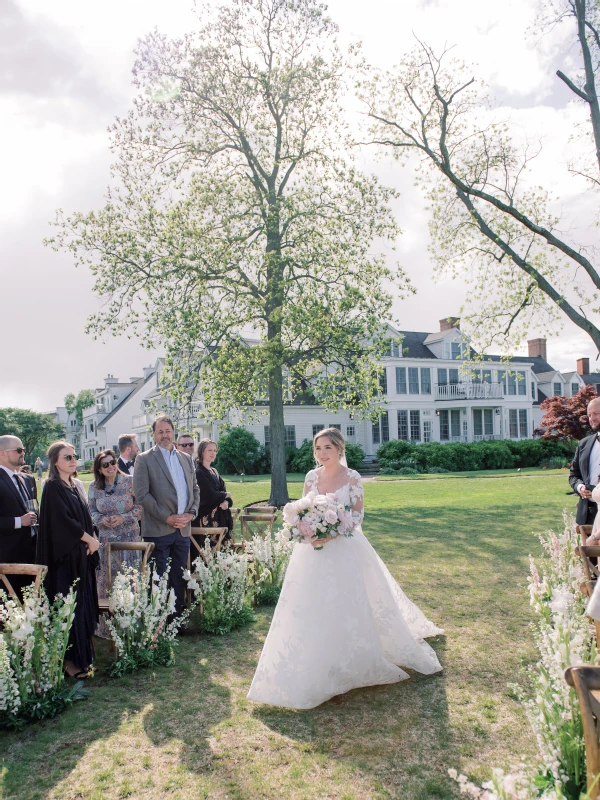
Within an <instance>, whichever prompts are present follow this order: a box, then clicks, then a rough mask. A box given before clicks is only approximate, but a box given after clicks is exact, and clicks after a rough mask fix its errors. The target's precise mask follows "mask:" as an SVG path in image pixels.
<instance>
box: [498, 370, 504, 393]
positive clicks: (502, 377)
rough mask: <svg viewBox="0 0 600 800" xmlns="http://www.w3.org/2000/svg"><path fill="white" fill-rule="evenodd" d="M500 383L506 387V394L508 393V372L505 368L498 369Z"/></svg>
mask: <svg viewBox="0 0 600 800" xmlns="http://www.w3.org/2000/svg"><path fill="white" fill-rule="evenodd" d="M498 383H499V384H500V385H501V386H502V388H503V389H504V394H506V372H505V371H504V370H503V369H499V370H498Z"/></svg>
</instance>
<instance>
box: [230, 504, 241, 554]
mask: <svg viewBox="0 0 600 800" xmlns="http://www.w3.org/2000/svg"><path fill="white" fill-rule="evenodd" d="M229 510H230V511H231V519H232V521H233V528H232V529H231V544H232V545H235V525H236V522H237V521H238V518H239V516H240V514H241V513H242V509H241V508H233V507H231V508H230V509H229Z"/></svg>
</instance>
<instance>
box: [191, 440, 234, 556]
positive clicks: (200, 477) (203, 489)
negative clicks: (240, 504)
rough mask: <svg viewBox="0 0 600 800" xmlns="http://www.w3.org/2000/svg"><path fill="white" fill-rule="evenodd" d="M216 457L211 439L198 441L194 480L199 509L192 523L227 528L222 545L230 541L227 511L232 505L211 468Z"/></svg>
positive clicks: (196, 525)
mask: <svg viewBox="0 0 600 800" xmlns="http://www.w3.org/2000/svg"><path fill="white" fill-rule="evenodd" d="M216 457H217V445H216V443H215V442H213V440H212V439H200V443H199V444H198V452H197V454H196V480H197V481H198V487H199V488H200V508H199V509H198V516H197V517H196V519H195V520H194V522H192V527H196V528H198V527H199V528H227V533H226V534H225V536H224V537H223V544H225V543H226V542H228V541H230V540H231V531H232V529H233V518H232V516H231V511H230V510H229V509H230V508H231V506H232V504H233V501H232V499H231V495H230V494H229V492H228V491H227V490H226V488H225V481H224V480H223V478H222V477H221V476H220V475H219V473H218V472H217V470H216V469H215V468H214V467H212V466H211V464H212V462H213V461H214V460H215V458H216Z"/></svg>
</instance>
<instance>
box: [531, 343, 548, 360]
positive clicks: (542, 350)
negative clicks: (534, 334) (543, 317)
mask: <svg viewBox="0 0 600 800" xmlns="http://www.w3.org/2000/svg"><path fill="white" fill-rule="evenodd" d="M527 346H528V347H529V358H535V357H536V356H541V357H542V358H543V359H544V361H545V360H546V340H545V339H529V341H528V342H527Z"/></svg>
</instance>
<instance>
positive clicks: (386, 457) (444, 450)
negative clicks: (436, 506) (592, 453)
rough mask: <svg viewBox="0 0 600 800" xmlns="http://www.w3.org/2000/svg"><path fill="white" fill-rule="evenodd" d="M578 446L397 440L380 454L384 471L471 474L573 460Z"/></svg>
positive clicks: (539, 441) (530, 441)
mask: <svg viewBox="0 0 600 800" xmlns="http://www.w3.org/2000/svg"><path fill="white" fill-rule="evenodd" d="M576 444H577V443H576V442H573V443H570V442H552V441H548V440H546V439H522V440H521V441H510V440H506V441H484V442H469V443H466V442H464V443H463V442H449V443H448V444H440V443H439V442H429V443H427V444H416V443H414V442H405V441H401V440H394V441H391V442H385V443H384V444H382V445H381V447H380V448H379V450H378V451H377V460H378V462H379V463H380V464H381V467H382V468H385V469H392V470H400V469H405V468H416V469H418V470H419V471H420V472H429V471H432V472H434V471H435V470H436V469H444V470H448V471H449V472H472V471H475V470H486V469H510V468H511V467H537V466H539V465H540V464H542V463H544V462H546V461H548V459H550V458H562V459H565V458H567V459H571V458H572V457H573V453H574V452H575V446H576Z"/></svg>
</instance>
